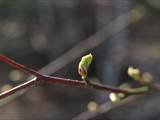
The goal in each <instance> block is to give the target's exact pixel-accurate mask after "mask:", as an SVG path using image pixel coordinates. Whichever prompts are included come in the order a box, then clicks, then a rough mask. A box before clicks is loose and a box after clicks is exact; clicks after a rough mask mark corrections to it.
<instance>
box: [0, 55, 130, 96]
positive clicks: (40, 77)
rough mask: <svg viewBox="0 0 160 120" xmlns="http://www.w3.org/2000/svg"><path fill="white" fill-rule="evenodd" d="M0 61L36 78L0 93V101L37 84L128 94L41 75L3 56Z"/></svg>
mask: <svg viewBox="0 0 160 120" xmlns="http://www.w3.org/2000/svg"><path fill="white" fill-rule="evenodd" d="M0 60H1V61H3V62H4V63H6V64H8V65H11V66H12V67H14V68H16V69H19V70H22V71H24V72H27V73H29V74H32V75H34V76H36V78H35V79H32V80H30V81H27V82H25V83H23V84H20V85H18V86H16V87H14V88H12V89H10V90H8V91H6V92H3V93H1V94H0V99H2V98H5V97H7V96H10V95H12V94H14V93H16V92H17V91H20V90H22V89H25V88H27V87H30V86H32V85H34V84H38V83H39V82H47V83H48V82H49V83H59V84H64V85H71V86H76V87H82V88H90V89H96V90H100V91H109V92H115V93H125V94H129V91H128V90H126V89H120V88H116V87H112V86H108V85H101V84H95V83H91V84H90V85H89V86H86V84H85V83H84V81H79V80H71V79H66V78H59V77H52V76H46V75H42V74H40V73H39V72H37V71H35V70H33V69H31V68H29V67H26V66H25V65H22V64H19V63H17V62H15V61H14V60H12V59H10V58H8V57H6V56H4V55H0Z"/></svg>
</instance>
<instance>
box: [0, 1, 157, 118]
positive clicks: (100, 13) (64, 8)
mask: <svg viewBox="0 0 160 120" xmlns="http://www.w3.org/2000/svg"><path fill="white" fill-rule="evenodd" d="M159 21H160V1H158V0H143V1H139V0H1V1H0V53H1V54H4V55H6V56H8V57H10V58H12V59H14V60H16V61H17V62H19V63H22V64H25V65H27V66H29V67H31V68H34V69H36V70H40V72H41V73H44V74H47V75H53V76H58V77H65V78H71V79H79V80H80V79H81V78H80V76H79V75H78V73H77V65H78V62H79V61H80V58H81V57H82V56H83V55H85V54H87V53H89V52H90V53H92V54H93V55H94V60H93V63H92V65H91V67H90V68H89V78H90V79H91V80H93V81H96V82H100V83H103V84H109V85H112V86H119V85H120V84H121V83H124V82H129V83H131V84H132V83H133V81H132V80H131V79H130V78H129V77H128V76H127V73H126V71H127V68H128V66H130V65H131V66H135V67H138V68H140V69H141V70H143V71H148V72H150V73H152V75H153V77H154V78H155V80H157V81H158V79H156V78H158V77H159V75H160V74H159V71H160V69H159V68H160V55H159V51H160V41H159V37H160V32H159V31H160V22H159ZM28 76H29V75H27V74H25V73H23V72H21V71H18V70H15V69H13V68H11V67H10V66H8V65H6V64H4V63H2V62H0V88H1V92H3V91H5V90H7V89H9V88H12V87H14V86H16V85H18V84H20V83H23V82H25V81H27V80H28V79H27V78H28ZM108 95H109V94H108V93H104V92H98V91H94V90H88V89H81V88H76V87H75V88H74V87H68V86H63V85H58V84H55V85H54V84H44V85H42V86H37V87H32V88H29V89H28V90H27V92H25V94H23V95H20V93H19V94H15V95H13V96H11V97H9V98H6V99H3V100H0V119H5V120H9V119H15V120H17V119H20V120H22V119H43V120H44V119H45V120H50V119H52V120H53V119H54V120H70V119H72V118H76V116H78V115H79V114H80V113H82V112H85V111H94V110H95V109H96V108H97V107H98V106H99V105H101V104H103V103H105V102H107V101H109V98H108ZM17 96H19V97H17ZM158 96H160V95H159V93H158V92H153V93H148V95H146V96H142V97H141V98H139V99H138V100H137V99H136V100H135V101H133V102H132V103H129V104H127V105H124V106H121V107H120V108H117V109H116V110H111V111H110V112H109V113H108V112H107V113H104V114H103V115H96V117H93V118H92V119H96V120H97V119H101V120H103V119H104V120H118V119H123V120H132V119H133V118H136V119H137V120H143V119H144V120H147V119H148V120H151V119H154V120H156V119H159V113H160V106H159V100H160V97H158ZM153 109H154V110H153ZM142 111H143V112H142Z"/></svg>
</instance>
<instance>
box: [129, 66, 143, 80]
mask: <svg viewBox="0 0 160 120" xmlns="http://www.w3.org/2000/svg"><path fill="white" fill-rule="evenodd" d="M128 75H129V76H130V77H131V78H133V79H134V80H139V79H140V78H141V73H140V70H139V69H138V68H133V67H129V68H128Z"/></svg>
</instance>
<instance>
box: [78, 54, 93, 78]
mask: <svg viewBox="0 0 160 120" xmlns="http://www.w3.org/2000/svg"><path fill="white" fill-rule="evenodd" d="M92 59H93V55H92V54H91V53H90V54H88V55H85V56H83V57H82V58H81V61H80V62H79V65H78V73H79V75H80V76H81V78H82V79H86V78H87V75H88V68H89V66H90V64H91V62H92Z"/></svg>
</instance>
